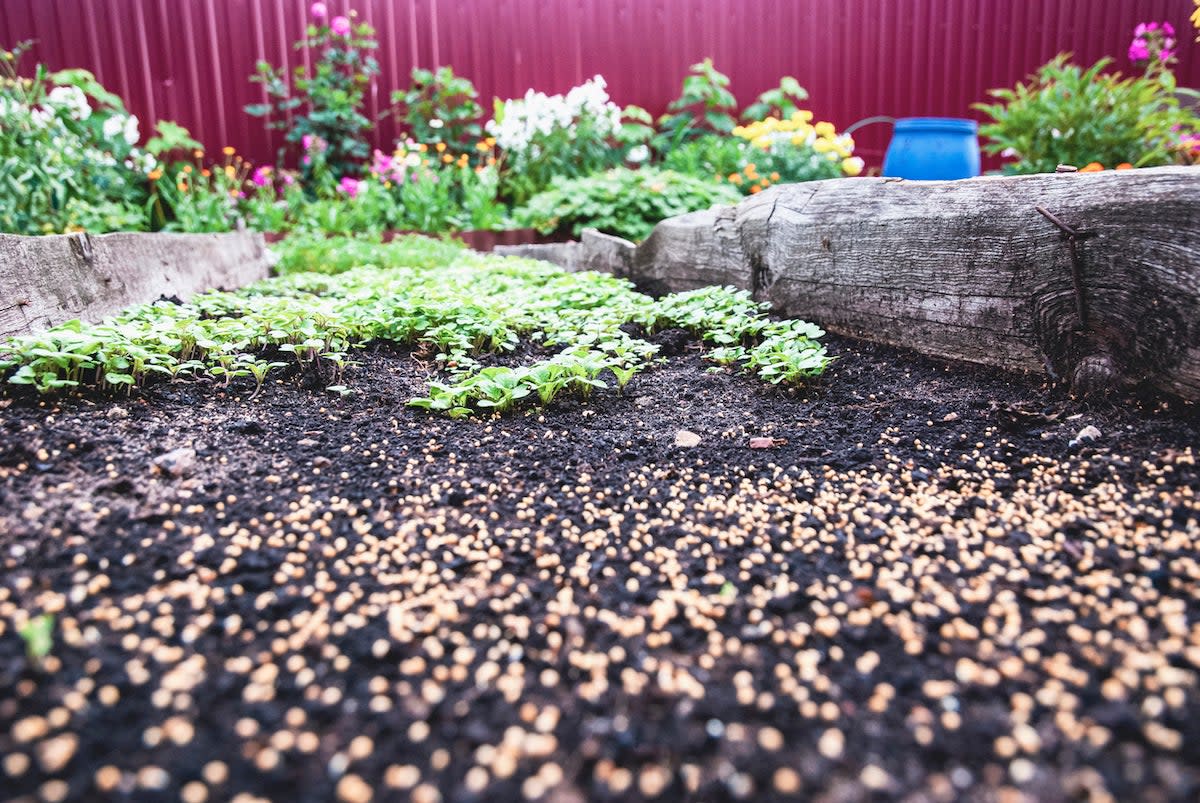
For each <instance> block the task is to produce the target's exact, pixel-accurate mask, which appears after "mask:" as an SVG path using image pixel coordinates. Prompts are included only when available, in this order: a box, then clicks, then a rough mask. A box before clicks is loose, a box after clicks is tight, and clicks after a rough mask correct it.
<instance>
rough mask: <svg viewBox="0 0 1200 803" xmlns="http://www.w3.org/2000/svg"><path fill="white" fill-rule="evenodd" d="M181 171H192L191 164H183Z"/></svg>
mask: <svg viewBox="0 0 1200 803" xmlns="http://www.w3.org/2000/svg"><path fill="white" fill-rule="evenodd" d="M183 172H185V173H190V172H192V166H191V165H184V166H183Z"/></svg>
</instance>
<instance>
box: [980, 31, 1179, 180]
mask: <svg viewBox="0 0 1200 803" xmlns="http://www.w3.org/2000/svg"><path fill="white" fill-rule="evenodd" d="M1068 59H1069V56H1068V55H1066V54H1060V55H1059V56H1058V57H1056V58H1055V59H1054V60H1053V61H1051V62H1049V63H1048V64H1046V65H1045V66H1043V67H1042V68H1041V69H1040V70H1038V72H1037V73H1036V74H1035V75H1033V76H1031V77H1030V78H1029V80H1028V82H1027V83H1018V84H1017V85H1016V87H1015V88H1013V89H993V90H991V91H990V93H989V94H991V95H992V96H993V97H995V98H997V99H998V100H999V101H1000V102H999V103H994V104H982V103H980V104H976V105H975V108H977V109H979V110H980V111H982V112H984V113H985V114H987V115H988V116H989V117H990V118H991V119H992V122H990V123H988V124H986V125H983V126H981V127H980V129H979V132H980V134H982V135H983V136H984V137H985V138H986V140H987V142H986V144H985V145H984V150H986V151H987V152H988V153H991V154H1000V155H1002V156H1008V157H1012V158H1015V159H1016V161H1014V162H1012V163H1009V164H1007V165H1005V166H1004V172H1005V173H1052V172H1054V169H1055V168H1056V167H1057V166H1058V165H1059V164H1072V165H1076V166H1083V165H1087V164H1090V163H1093V162H1096V163H1099V164H1100V165H1103V166H1105V167H1115V166H1117V165H1118V164H1121V163H1129V164H1132V165H1133V166H1134V167H1148V166H1152V165H1163V164H1169V163H1171V162H1173V161H1174V159H1173V157H1172V154H1171V148H1172V146H1173V143H1174V140H1176V139H1177V138H1178V137H1177V136H1173V132H1172V127H1173V126H1175V125H1180V124H1186V123H1187V122H1188V115H1186V114H1185V113H1184V112H1182V111H1181V110H1180V109H1179V104H1178V102H1177V101H1176V100H1175V98H1174V97H1173V96H1172V95H1171V94H1170V93H1168V92H1167V91H1166V86H1165V85H1164V84H1163V83H1162V82H1161V81H1156V80H1151V79H1148V78H1144V77H1143V78H1123V77H1121V76H1120V74H1116V75H1113V74H1109V73H1105V72H1104V69H1105V67H1107V66H1108V64H1109V62H1110V59H1101V60H1100V61H1098V62H1096V63H1095V64H1094V65H1092V67H1090V68H1089V69H1087V70H1084V69H1083V68H1081V67H1079V66H1078V65H1076V64H1072V63H1070V61H1069V60H1068Z"/></svg>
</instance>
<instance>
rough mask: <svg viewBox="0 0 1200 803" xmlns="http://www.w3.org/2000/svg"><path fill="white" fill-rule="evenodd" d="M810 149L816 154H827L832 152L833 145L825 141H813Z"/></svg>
mask: <svg viewBox="0 0 1200 803" xmlns="http://www.w3.org/2000/svg"><path fill="white" fill-rule="evenodd" d="M812 147H813V150H814V151H816V152H817V153H829V152H830V151H831V150H833V143H832V142H830V141H829V140H827V139H814V140H813V144H812Z"/></svg>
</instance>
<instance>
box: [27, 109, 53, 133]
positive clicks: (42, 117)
mask: <svg viewBox="0 0 1200 803" xmlns="http://www.w3.org/2000/svg"><path fill="white" fill-rule="evenodd" d="M29 118H30V120H31V121H32V123H33V127H34V128H46V127H48V126H49V125H50V121H51V120H53V119H54V114H53V113H52V112H48V111H46V110H45V109H43V108H42V107H40V106H35V107H34V108H33V109H32V110H30V112H29Z"/></svg>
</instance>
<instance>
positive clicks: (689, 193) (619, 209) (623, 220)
mask: <svg viewBox="0 0 1200 803" xmlns="http://www.w3.org/2000/svg"><path fill="white" fill-rule="evenodd" d="M739 200H741V194H740V193H739V192H738V191H737V190H736V189H734V188H733V187H730V186H729V185H726V184H719V183H717V182H715V181H712V180H709V179H702V178H697V177H695V176H685V175H683V174H682V173H675V172H672V171H670V170H659V169H656V168H642V169H641V170H629V169H628V168H624V167H618V168H614V169H612V170H609V171H608V172H606V173H600V174H598V175H594V176H588V177H587V178H578V179H567V180H562V179H560V180H556V181H555V182H554V186H553V187H552V188H551V189H549V190H547V191H545V192H543V193H540V194H538V195H535V196H534V197H533V198H531V199H530V201H529V203H528V204H527V205H526V206H525V207H524V208H523V209H519V210H516V211H515V212H514V216H516V217H517V219H518V220H520V221H523V222H525V223H526V224H527V225H531V226H534V227H536V228H537V229H538V230H539V231H541V232H542V233H544V234H548V233H550V232H553V231H556V230H560V229H561V230H567V231H570V232H571V233H572V234H575V235H578V234H579V233H580V232H582V231H583V230H584V229H585V228H595V229H599V230H600V231H603V232H607V233H609V234H615V235H617V236H619V237H625V238H626V239H629V240H635V241H636V240H642V239H645V237H646V236H647V235H649V234H650V232H651V230H652V229H653V228H654V226H655V224H656V223H658V222H659V221H660V220H664V219H665V218H669V217H673V216H675V215H682V214H683V213H685V212H694V211H696V210H698V209H707V208H709V207H710V206H713V205H714V204H730V203H737V202H738V201H739Z"/></svg>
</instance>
